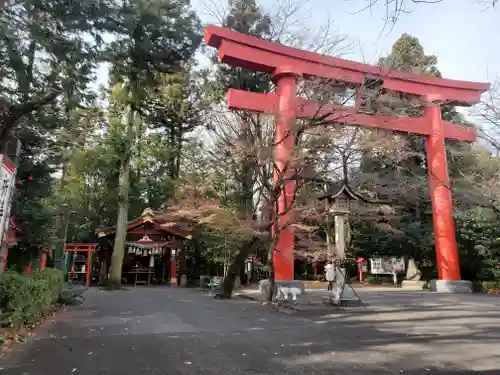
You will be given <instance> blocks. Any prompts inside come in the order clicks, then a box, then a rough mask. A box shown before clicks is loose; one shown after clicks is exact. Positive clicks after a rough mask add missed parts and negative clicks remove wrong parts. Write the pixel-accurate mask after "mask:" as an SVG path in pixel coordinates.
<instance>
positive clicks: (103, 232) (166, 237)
mask: <svg viewBox="0 0 500 375" xmlns="http://www.w3.org/2000/svg"><path fill="white" fill-rule="evenodd" d="M115 234H116V230H115V228H103V229H100V230H99V231H98V233H97V235H98V237H99V246H98V250H97V262H96V275H97V280H96V282H97V283H98V284H102V283H103V282H105V281H106V280H107V279H108V274H109V271H110V265H111V255H112V253H113V245H114V239H115ZM188 238H190V236H189V234H188V233H185V232H183V231H181V230H180V229H179V230H177V229H176V228H172V227H167V228H166V227H163V226H162V225H161V223H160V222H159V221H158V220H157V219H156V217H155V214H154V212H153V211H152V210H151V209H146V210H145V211H144V212H143V214H142V215H141V216H140V217H139V218H137V219H134V220H131V221H130V222H128V224H127V237H126V242H125V251H124V257H123V268H122V284H128V285H158V284H160V285H168V284H170V283H171V282H172V281H173V282H175V279H176V277H177V274H178V268H179V267H182V264H180V263H182V261H179V260H182V248H183V241H184V240H185V239H188ZM173 279H174V280H173Z"/></svg>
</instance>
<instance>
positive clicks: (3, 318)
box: [0, 268, 64, 328]
mask: <svg viewBox="0 0 500 375" xmlns="http://www.w3.org/2000/svg"><path fill="white" fill-rule="evenodd" d="M63 282H64V280H63V274H62V272H61V271H58V270H56V269H53V268H46V269H45V270H43V271H34V272H32V274H31V275H22V274H20V273H17V272H12V271H8V272H5V273H2V274H0V325H12V326H13V327H15V328H20V327H22V326H24V325H25V324H31V323H34V322H36V321H38V320H39V319H40V318H41V317H42V316H43V315H45V314H46V313H48V312H50V311H51V309H52V307H53V305H54V303H56V302H57V301H58V300H59V297H60V295H61V291H62V287H63Z"/></svg>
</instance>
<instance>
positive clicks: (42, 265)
mask: <svg viewBox="0 0 500 375" xmlns="http://www.w3.org/2000/svg"><path fill="white" fill-rule="evenodd" d="M46 265H47V252H46V251H45V250H43V251H42V257H41V260H40V271H43V270H44V269H45V267H46Z"/></svg>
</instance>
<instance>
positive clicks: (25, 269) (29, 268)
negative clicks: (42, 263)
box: [24, 263, 32, 275]
mask: <svg viewBox="0 0 500 375" xmlns="http://www.w3.org/2000/svg"><path fill="white" fill-rule="evenodd" d="M31 266H32V264H31V263H28V264H27V265H26V267H25V268H24V274H25V275H29V274H30V273H31Z"/></svg>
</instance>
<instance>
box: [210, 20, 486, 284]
mask: <svg viewBox="0 0 500 375" xmlns="http://www.w3.org/2000/svg"><path fill="white" fill-rule="evenodd" d="M205 43H206V44H208V45H209V46H212V47H215V48H218V50H219V60H220V61H221V62H223V63H226V64H229V65H232V66H235V67H241V68H245V69H249V70H253V71H260V72H266V73H269V74H272V77H273V80H274V81H275V83H276V87H277V90H276V93H268V94H259V93H253V92H247V91H241V90H234V89H230V90H229V92H228V106H229V108H231V109H236V110H249V111H256V112H267V113H273V114H277V115H278V116H277V119H276V132H275V139H276V144H277V146H276V152H275V158H276V164H277V165H278V167H279V168H284V161H285V160H287V159H288V158H289V155H290V152H291V150H292V149H293V137H289V136H287V135H288V134H290V133H291V134H293V132H294V128H295V120H296V118H297V117H299V118H300V117H313V116H321V115H322V114H323V115H324V116H327V117H326V119H325V121H331V122H332V123H339V122H340V123H345V122H346V116H348V118H349V123H350V124H353V125H359V126H367V127H374V128H380V129H386V130H392V131H400V132H405V133H413V134H420V135H423V136H426V137H427V159H428V169H429V179H430V192H431V199H432V211H433V222H434V237H435V242H436V257H437V265H438V273H439V279H440V280H445V281H456V280H461V277H460V266H459V257H458V251H457V242H456V236H455V224H454V221H453V211H452V199H451V191H450V180H449V176H448V167H447V161H446V151H445V138H449V139H455V140H461V141H474V140H475V139H476V134H475V132H474V129H472V128H470V127H464V126H461V125H458V124H454V123H451V122H449V121H444V120H442V119H441V106H440V104H439V103H440V102H446V103H447V104H449V105H457V106H470V105H472V104H476V103H478V102H479V100H480V96H481V94H482V93H483V92H485V91H487V90H488V88H489V85H488V84H487V83H476V82H465V81H456V80H450V79H443V78H437V77H433V76H427V75H419V74H411V73H406V72H402V71H398V70H394V69H388V68H380V67H377V66H371V65H367V64H362V63H358V62H354V61H349V60H343V59H338V58H334V57H329V56H324V55H319V54H316V53H312V52H308V51H303V50H299V49H296V48H291V47H286V46H283V45H281V44H277V43H272V42H269V41H266V40H262V39H259V38H256V37H253V36H249V35H245V34H241V33H238V32H234V31H231V30H228V29H224V28H221V27H217V26H213V25H210V26H208V27H207V28H206V30H205ZM301 76H305V77H310V76H315V77H322V78H327V79H332V80H336V81H340V82H345V83H346V84H349V85H351V86H356V87H357V88H360V87H361V86H362V85H363V83H364V82H365V80H366V79H372V80H373V79H380V80H381V81H380V82H381V84H382V88H384V89H387V90H392V91H397V92H403V93H408V94H413V95H418V96H421V97H422V98H423V100H424V101H425V103H426V107H425V109H424V116H422V117H412V118H409V117H394V116H382V115H375V114H373V115H371V114H365V113H358V111H357V108H354V109H349V108H341V107H340V108H322V107H320V106H319V104H317V103H314V102H311V101H308V100H304V99H301V98H297V97H296V89H297V79H298V78H299V77H301ZM357 93H358V95H360V90H357ZM357 99H359V98H357ZM356 102H357V103H358V102H359V100H356ZM284 194H286V195H289V194H293V182H290V183H289V186H286V188H285V193H284ZM285 202H290V199H288V200H285V196H284V195H283V196H282V197H280V201H279V203H278V204H279V209H280V210H281V212H285V210H286V207H285V204H286V203H285ZM293 249H294V232H293V228H292V227H291V226H288V227H287V228H285V229H283V231H282V232H281V234H280V236H279V239H278V242H277V244H276V252H275V260H274V263H275V273H276V280H293V278H294V272H293V256H294V255H293V254H294V251H293Z"/></svg>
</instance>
